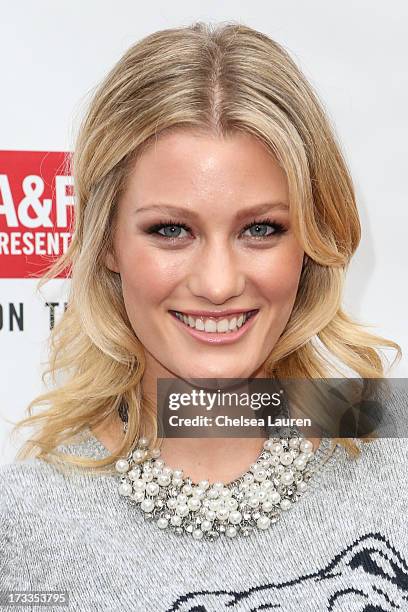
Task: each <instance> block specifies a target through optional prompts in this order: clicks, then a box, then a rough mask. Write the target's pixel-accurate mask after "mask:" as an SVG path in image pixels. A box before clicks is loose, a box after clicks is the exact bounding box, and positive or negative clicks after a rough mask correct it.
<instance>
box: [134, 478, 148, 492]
mask: <svg viewBox="0 0 408 612" xmlns="http://www.w3.org/2000/svg"><path fill="white" fill-rule="evenodd" d="M146 484H147V483H146V482H145V481H144V480H140V479H138V480H135V481H134V483H133V486H134V488H135V489H136V490H137V491H144V490H145V488H146Z"/></svg>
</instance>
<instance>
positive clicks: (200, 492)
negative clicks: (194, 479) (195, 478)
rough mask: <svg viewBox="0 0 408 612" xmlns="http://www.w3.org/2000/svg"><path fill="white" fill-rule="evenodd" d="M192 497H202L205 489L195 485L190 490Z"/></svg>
mask: <svg viewBox="0 0 408 612" xmlns="http://www.w3.org/2000/svg"><path fill="white" fill-rule="evenodd" d="M192 495H193V497H204V495H205V491H204V489H201V487H196V488H195V489H193V492H192Z"/></svg>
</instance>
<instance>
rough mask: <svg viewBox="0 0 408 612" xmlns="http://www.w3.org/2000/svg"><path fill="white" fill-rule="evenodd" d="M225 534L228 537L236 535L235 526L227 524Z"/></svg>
mask: <svg viewBox="0 0 408 612" xmlns="http://www.w3.org/2000/svg"><path fill="white" fill-rule="evenodd" d="M225 535H227V536H228V537H229V538H234V537H235V536H236V535H237V529H236V527H234V525H228V527H227V529H226V530H225Z"/></svg>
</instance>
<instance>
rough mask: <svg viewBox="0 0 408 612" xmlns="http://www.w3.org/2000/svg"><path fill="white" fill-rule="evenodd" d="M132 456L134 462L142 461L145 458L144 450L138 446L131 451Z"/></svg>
mask: <svg viewBox="0 0 408 612" xmlns="http://www.w3.org/2000/svg"><path fill="white" fill-rule="evenodd" d="M132 457H133V459H134V461H135V462H136V463H142V461H144V460H145V459H146V451H145V450H142V449H140V448H138V449H137V450H135V451H133V455H132Z"/></svg>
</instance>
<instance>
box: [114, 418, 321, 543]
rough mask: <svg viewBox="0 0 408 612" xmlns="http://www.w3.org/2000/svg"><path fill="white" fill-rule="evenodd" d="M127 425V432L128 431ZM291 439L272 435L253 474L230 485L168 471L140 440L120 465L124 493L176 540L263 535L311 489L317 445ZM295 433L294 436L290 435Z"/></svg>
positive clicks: (154, 451) (252, 468)
mask: <svg viewBox="0 0 408 612" xmlns="http://www.w3.org/2000/svg"><path fill="white" fill-rule="evenodd" d="M126 425H127V424H126V423H125V426H124V430H125V431H126ZM286 431H289V436H288V437H282V436H280V437H272V435H270V436H269V438H268V439H267V440H265V442H264V444H263V448H262V450H261V452H260V454H259V455H258V458H257V460H256V461H255V463H253V464H252V465H251V466H250V468H249V470H248V471H247V472H245V473H244V474H242V475H241V476H239V477H238V478H236V479H235V480H233V481H232V482H229V483H228V484H225V485H224V483H222V482H214V483H213V484H210V483H209V481H208V480H200V482H199V483H198V484H195V483H193V482H192V480H191V478H189V477H186V476H184V475H183V470H181V469H172V468H171V467H168V466H166V464H165V462H164V460H163V459H161V458H160V449H158V448H152V449H150V448H149V440H148V439H147V438H145V437H143V438H139V441H138V445H137V446H136V447H135V449H133V450H132V451H130V452H129V454H128V456H127V458H126V459H123V458H122V459H119V460H118V461H117V462H116V465H115V467H116V471H117V472H119V474H120V476H119V486H118V490H119V494H120V495H123V496H125V497H127V498H128V499H129V500H130V501H131V502H132V503H134V504H136V505H139V506H140V508H141V510H142V514H143V516H144V518H145V519H146V520H150V521H154V522H155V523H156V525H157V527H159V528H160V529H166V528H168V529H171V530H172V531H173V532H174V533H175V534H176V535H181V534H190V535H191V536H192V537H193V538H194V539H196V540H200V539H202V538H204V539H206V540H210V541H213V540H215V539H217V538H218V537H219V536H220V535H221V534H223V535H226V536H228V537H230V538H234V537H236V536H238V535H243V536H248V535H250V533H251V532H253V531H254V529H260V530H264V529H267V528H268V527H269V526H270V525H272V524H274V523H276V522H277V521H278V520H279V519H280V515H281V512H282V511H287V510H289V509H290V508H291V507H292V506H293V504H294V503H295V502H296V501H298V499H299V498H300V497H301V496H302V495H303V493H304V492H305V491H306V490H307V482H308V480H309V479H310V478H311V475H312V473H313V470H309V469H307V464H308V462H310V461H311V459H312V458H313V457H314V455H315V453H314V452H313V450H312V449H313V444H312V442H311V441H310V440H306V439H304V438H302V437H300V436H299V435H295V434H296V433H297V434H298V433H299V432H297V430H296V429H294V428H290V429H287V430H286ZM290 434H293V435H290Z"/></svg>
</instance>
